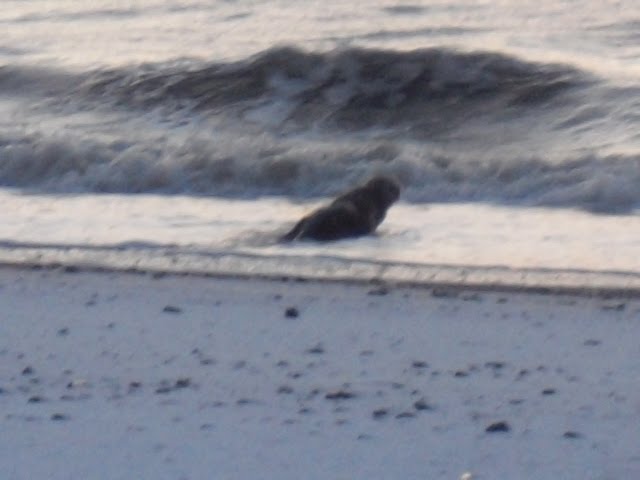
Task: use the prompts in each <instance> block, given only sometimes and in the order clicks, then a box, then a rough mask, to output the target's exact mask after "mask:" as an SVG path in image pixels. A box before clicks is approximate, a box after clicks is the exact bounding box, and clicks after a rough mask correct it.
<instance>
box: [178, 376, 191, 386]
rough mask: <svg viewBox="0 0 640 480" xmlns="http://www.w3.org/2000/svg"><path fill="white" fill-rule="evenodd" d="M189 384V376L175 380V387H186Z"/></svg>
mask: <svg viewBox="0 0 640 480" xmlns="http://www.w3.org/2000/svg"><path fill="white" fill-rule="evenodd" d="M190 386H191V379H190V378H179V379H178V380H176V383H175V387H176V388H188V387H190Z"/></svg>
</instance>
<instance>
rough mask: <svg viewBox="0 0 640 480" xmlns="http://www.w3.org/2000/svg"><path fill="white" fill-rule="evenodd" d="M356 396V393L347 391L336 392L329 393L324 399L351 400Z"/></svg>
mask: <svg viewBox="0 0 640 480" xmlns="http://www.w3.org/2000/svg"><path fill="white" fill-rule="evenodd" d="M355 396H356V394H355V393H353V392H349V391H346V390H336V391H335V392H329V393H327V394H326V395H325V396H324V398H326V399H327V400H349V399H351V398H354V397H355Z"/></svg>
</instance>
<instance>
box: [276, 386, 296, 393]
mask: <svg viewBox="0 0 640 480" xmlns="http://www.w3.org/2000/svg"><path fill="white" fill-rule="evenodd" d="M292 393H293V388H292V387H290V386H289V385H281V386H280V387H278V395H290V394H292Z"/></svg>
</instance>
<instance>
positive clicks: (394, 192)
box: [365, 176, 400, 209]
mask: <svg viewBox="0 0 640 480" xmlns="http://www.w3.org/2000/svg"><path fill="white" fill-rule="evenodd" d="M365 188H366V189H367V190H370V191H372V192H373V193H374V194H375V198H376V200H377V201H378V203H379V204H380V205H381V206H383V207H384V208H385V209H386V208H389V207H390V206H391V204H392V203H394V202H395V201H396V200H398V198H399V197H400V183H399V182H398V181H397V180H396V179H394V178H392V177H388V176H376V177H373V178H372V179H371V180H369V181H368V182H367V183H366V184H365Z"/></svg>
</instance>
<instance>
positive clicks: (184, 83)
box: [82, 47, 590, 131]
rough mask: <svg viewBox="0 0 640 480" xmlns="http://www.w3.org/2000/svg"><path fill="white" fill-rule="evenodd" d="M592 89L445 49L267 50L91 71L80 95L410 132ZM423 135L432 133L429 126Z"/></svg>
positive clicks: (567, 74) (545, 72) (577, 76)
mask: <svg viewBox="0 0 640 480" xmlns="http://www.w3.org/2000/svg"><path fill="white" fill-rule="evenodd" d="M589 81H590V77H589V75H588V74H586V73H584V72H581V71H579V70H576V69H573V68H571V67H569V66H566V65H558V64H541V63H531V62H525V61H522V60H519V59H517V58H514V57H511V56H508V55H504V54H498V53H489V52H475V53H462V52H458V51H454V50H448V49H443V48H432V49H424V50H416V51H409V52H402V51H392V50H374V49H359V48H350V49H344V50H337V51H332V52H328V53H311V52H305V51H302V50H299V49H296V48H287V47H282V48H274V49H270V50H268V51H266V52H263V53H261V54H259V55H256V56H254V57H251V58H248V59H245V60H242V61H238V62H232V63H211V64H204V65H203V64H202V63H199V62H190V61H182V62H178V63H177V64H175V65H147V66H137V67H135V68H131V69H128V70H127V69H125V70H122V69H116V70H111V71H101V72H95V73H94V74H92V75H90V77H89V78H87V79H86V81H85V82H84V83H83V85H82V90H83V91H84V92H85V93H87V94H89V95H91V96H93V97H98V98H100V99H102V100H104V99H105V98H106V99H117V101H118V102H119V104H120V105H125V106H127V107H130V108H145V107H149V106H165V107H166V106H171V107H170V108H175V106H176V105H179V106H181V107H184V106H185V105H187V106H189V107H190V108H193V109H195V110H198V111H200V112H210V113H221V112H225V113H235V114H239V115H244V114H247V113H249V112H250V113H252V114H253V115H254V117H256V116H259V115H260V114H261V113H262V114H264V116H268V117H270V118H271V123H273V122H274V117H276V119H277V121H278V124H279V125H282V124H289V125H294V126H295V127H296V128H308V127H309V126H312V125H313V126H318V125H319V126H324V127H335V128H339V129H341V130H344V129H347V130H349V131H352V130H358V129H364V128H370V127H388V126H394V127H398V126H404V127H410V128H411V129H413V130H415V131H420V129H421V128H422V127H425V126H426V127H429V126H430V124H431V123H433V121H434V120H433V118H432V117H436V118H437V119H438V121H439V122H443V121H446V120H447V119H451V118H452V117H455V116H456V115H460V114H465V113H466V114H467V115H468V113H469V112H470V111H473V110H474V109H487V108H491V109H495V110H500V109H504V108H508V107H526V106H535V105H541V104H544V103H545V102H547V101H549V100H551V99H552V98H554V97H555V96H556V95H558V94H559V93H561V92H562V91H565V90H568V89H570V88H571V87H576V86H579V85H582V84H585V83H586V82H589ZM427 130H430V129H429V128H427Z"/></svg>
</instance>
